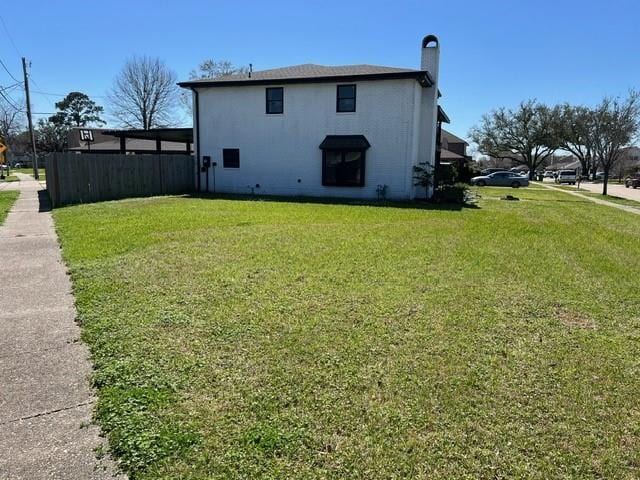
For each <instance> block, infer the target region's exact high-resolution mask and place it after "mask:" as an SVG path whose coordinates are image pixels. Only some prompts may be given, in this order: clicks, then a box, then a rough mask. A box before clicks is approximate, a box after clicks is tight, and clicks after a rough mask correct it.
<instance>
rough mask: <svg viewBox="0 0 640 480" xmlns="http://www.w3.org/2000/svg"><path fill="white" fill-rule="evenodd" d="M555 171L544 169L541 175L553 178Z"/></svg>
mask: <svg viewBox="0 0 640 480" xmlns="http://www.w3.org/2000/svg"><path fill="white" fill-rule="evenodd" d="M555 173H556V172H554V171H553V170H545V171H544V174H543V175H544V178H553V177H554V174H555Z"/></svg>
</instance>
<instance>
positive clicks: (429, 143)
mask: <svg viewBox="0 0 640 480" xmlns="http://www.w3.org/2000/svg"><path fill="white" fill-rule="evenodd" d="M421 51H422V55H421V66H420V70H413V69H407V68H393V67H381V66H374V65H347V66H338V67H329V66H322V65H311V64H306V65H298V66H293V67H285V68H277V69H273V70H264V71H257V72H250V73H248V74H238V75H229V76H225V77H220V78H216V79H208V80H194V81H189V82H182V83H180V84H179V85H180V86H181V87H184V88H189V89H191V90H192V91H193V92H194V138H195V142H196V158H197V161H198V166H199V171H200V172H201V174H200V175H199V178H198V184H199V186H200V189H201V190H209V191H217V192H229V193H250V192H254V193H263V194H272V195H301V196H323V197H351V198H376V197H377V196H379V195H380V193H381V192H384V194H385V196H386V197H387V198H393V199H412V198H415V197H416V196H421V197H422V196H424V195H425V192H424V190H422V191H420V188H418V187H416V186H415V185H414V184H415V180H414V178H413V176H414V171H413V167H414V166H415V165H417V164H418V163H422V162H425V163H427V164H428V165H431V166H433V165H434V164H435V161H436V148H437V142H436V132H437V129H438V124H439V122H440V121H443V118H442V116H441V117H440V118H439V116H438V110H439V109H438V94H439V91H438V63H439V44H438V40H437V38H436V37H435V36H432V35H429V36H426V37H425V38H424V39H423V42H422V49H421ZM442 113H443V112H442ZM209 165H210V166H211V168H208V166H209Z"/></svg>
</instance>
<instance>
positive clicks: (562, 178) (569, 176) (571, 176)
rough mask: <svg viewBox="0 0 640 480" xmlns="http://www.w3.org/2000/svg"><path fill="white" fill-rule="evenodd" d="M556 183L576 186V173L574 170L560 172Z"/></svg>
mask: <svg viewBox="0 0 640 480" xmlns="http://www.w3.org/2000/svg"><path fill="white" fill-rule="evenodd" d="M556 183H568V184H569V185H575V184H576V171H575V170H560V171H559V172H558V176H557V177H556Z"/></svg>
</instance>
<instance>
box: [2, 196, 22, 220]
mask: <svg viewBox="0 0 640 480" xmlns="http://www.w3.org/2000/svg"><path fill="white" fill-rule="evenodd" d="M19 195H20V192H17V191H15V190H7V191H2V192H0V225H2V224H3V223H4V220H5V218H7V213H9V210H11V207H12V206H13V204H14V202H15V201H16V200H17V199H18V196H19Z"/></svg>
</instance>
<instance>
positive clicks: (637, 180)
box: [624, 173, 640, 188]
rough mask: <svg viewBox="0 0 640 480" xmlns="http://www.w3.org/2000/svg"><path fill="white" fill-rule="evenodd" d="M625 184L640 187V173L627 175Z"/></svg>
mask: <svg viewBox="0 0 640 480" xmlns="http://www.w3.org/2000/svg"><path fill="white" fill-rule="evenodd" d="M624 186H625V187H627V188H629V187H631V188H638V187H640V173H634V174H633V175H631V176H629V177H627V178H626V179H625V180H624Z"/></svg>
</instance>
